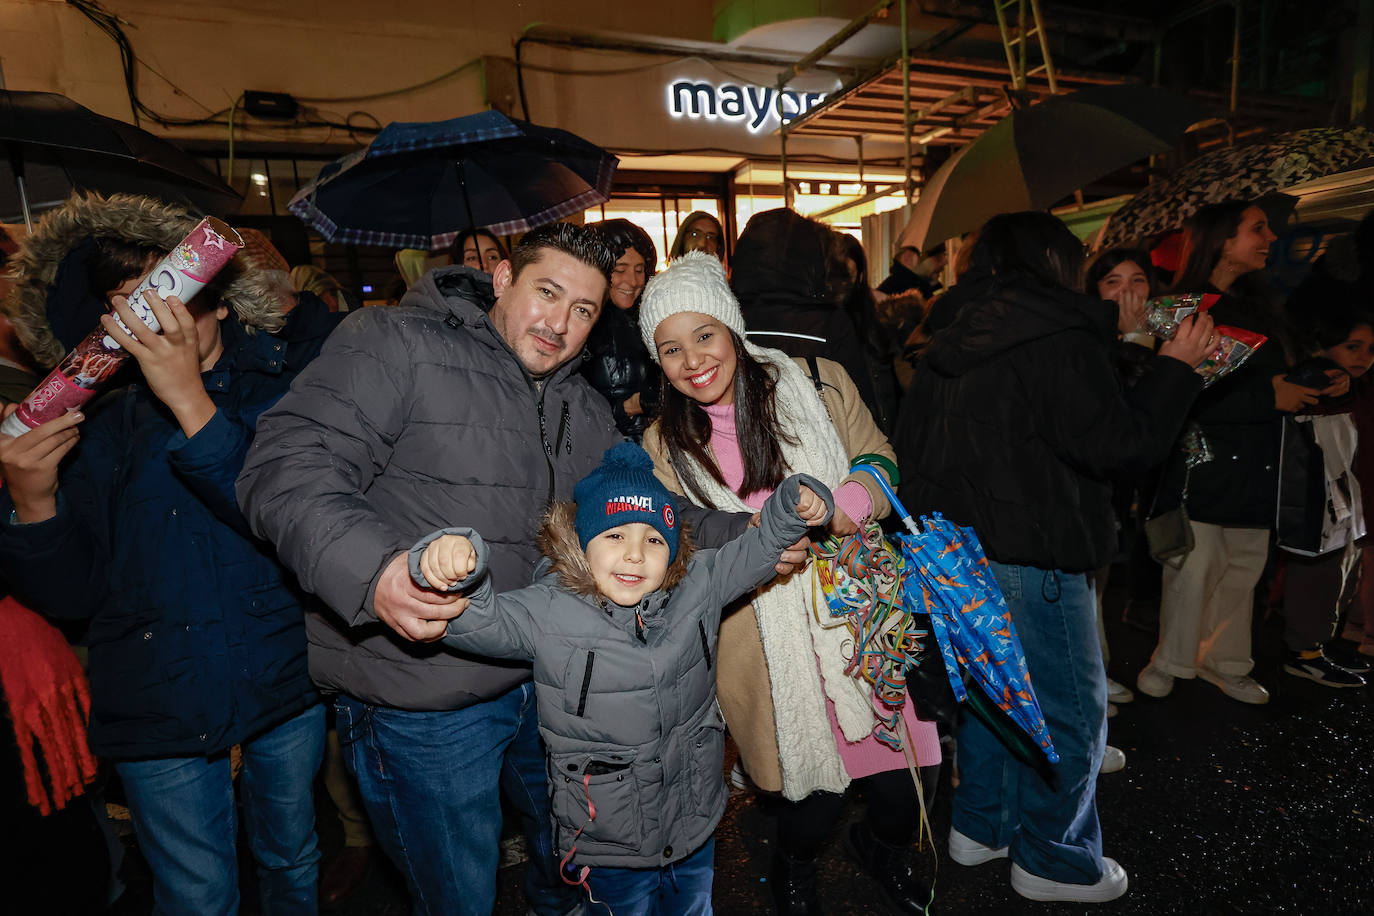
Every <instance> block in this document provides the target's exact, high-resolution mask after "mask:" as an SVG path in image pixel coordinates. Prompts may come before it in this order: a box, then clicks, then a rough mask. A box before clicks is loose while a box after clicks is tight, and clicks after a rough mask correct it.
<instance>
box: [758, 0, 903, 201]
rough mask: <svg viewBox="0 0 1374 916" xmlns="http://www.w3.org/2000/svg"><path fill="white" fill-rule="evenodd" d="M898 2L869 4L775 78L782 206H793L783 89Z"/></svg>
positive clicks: (888, 0)
mask: <svg viewBox="0 0 1374 916" xmlns="http://www.w3.org/2000/svg"><path fill="white" fill-rule="evenodd" d="M897 2H898V0H879V2H878V3H875V4H874V5H873V7H872V8H871V9H870V10H869V11H868V12H866V13H864V14H863V15H862V16H858V17H855V18H854V19H852V20H850V22H849V24H848V25H846V26H845V27H844V28H842V29H840V30H839V31H838V32H836V33H835V34H834V35H831V36H830V37H829V38H828V39H826V41H825V42H824V43H822V44H821V45H820V46H819V47H817V48H816V49H815V50H814V51H812V52H811V53H810V54H808V55H806V56H805V57H803V58H802V59H801V60H799V61H797V62H796V63H795V64H792V65H791V66H790V67H788V68H787V69H786V70H783V71H782V72H781V73H779V74H778V81H777V95H778V141H779V157H778V158H779V160H780V164H781V165H782V203H783V206H784V207H787V208H788V209H789V210H790V209H791V208H792V183H791V182H790V181H789V180H788V177H787V109H786V107H785V106H784V105H783V96H782V94H783V91H784V90H785V89H786V88H787V84H788V83H790V82H791V81H792V79H793V77H795V76H797V75H799V74H801V73H802V72H804V71H806V70H809V69H810V68H811V67H814V66H815V65H816V64H818V63H820V61H822V60H823V59H824V58H825V56H826V55H827V54H829V53H830V52H831V51H833V50H835V49H836V48H838V47H839V46H840V45H842V44H844V43H845V42H846V41H848V40H849V39H851V38H853V37H854V36H855V35H856V34H858V33H859V32H860V31H861V30H862V29H864V28H865V27H866V26H867V25H868V24H869V23H870V22H872V21H873V20H874V19H877V18H878V17H879V16H880V15H882V14H883V13H884V12H886V11H887V10H888V9H889V8H891V6H892V5H893V4H894V3H897ZM906 3H907V0H901V13H900V19H901V28H902V104H903V106H904V110H905V112H906V114H907V115H910V114H911V80H910V77H909V74H908V71H907V67H908V63H909V60H908V55H907V35H906ZM797 114H801V112H800V111H798V112H797ZM906 133H907V144H906V182H907V186H908V188H910V185H911V128H910V127H908V128H907V131H906ZM910 199H911V193H910V190H908V192H907V200H908V202H909V201H910Z"/></svg>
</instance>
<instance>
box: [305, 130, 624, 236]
mask: <svg viewBox="0 0 1374 916" xmlns="http://www.w3.org/2000/svg"><path fill="white" fill-rule="evenodd" d="M617 164H618V160H617V159H616V158H615V157H614V156H612V155H610V154H609V153H607V152H606V151H605V150H603V149H601V148H600V147H597V146H594V145H593V144H591V143H588V142H587V141H585V140H583V139H581V138H580V137H578V136H576V135H574V134H570V133H568V132H567V131H564V130H558V129H557V128H552V127H539V126H537V125H534V124H529V123H526V122H524V121H517V120H515V119H512V118H507V117H506V116H505V115H503V114H501V113H500V112H498V111H483V112H478V113H477V114H474V115H468V116H466V117H462V118H453V119H451V120H448V121H435V122H431V123H418V124H406V123H395V124H389V125H387V126H386V128H384V129H383V130H382V132H381V133H379V134H378V135H377V137H376V139H374V140H373V141H372V142H371V143H370V144H368V146H367V147H366V148H364V149H361V150H358V151H357V152H355V153H350V154H349V155H347V156H345V157H343V158H342V159H339V160H337V161H336V162H333V163H331V164H330V165H328V166H326V167H325V168H324V169H323V170H322V171H321V172H320V176H319V178H317V179H316V180H315V181H314V182H313V183H312V184H310V185H307V186H306V187H304V188H302V189H301V190H300V192H299V193H297V194H296V196H295V197H294V198H293V199H292V201H291V204H290V207H289V209H290V210H291V212H292V213H294V214H296V215H297V216H299V217H300V218H301V219H303V220H305V222H307V223H309V224H310V225H311V226H313V227H315V228H316V229H318V230H319V231H320V233H321V234H322V235H324V237H325V238H327V239H329V240H331V241H340V242H355V243H359V244H366V245H384V246H390V247H411V248H428V249H435V248H442V247H444V246H446V245H448V244H449V243H451V242H452V241H453V239H454V237H455V236H456V235H457V234H458V233H459V232H461V231H463V230H464V229H468V228H470V227H472V226H479V227H484V228H487V229H489V230H491V231H492V232H494V233H496V234H498V235H510V234H512V233H516V232H524V231H527V230H529V229H532V228H534V227H535V226H540V225H543V224H545V223H551V222H554V221H555V220H558V219H561V218H563V217H565V216H569V215H571V214H573V213H577V212H580V211H582V210H585V209H587V208H588V207H591V206H595V205H596V204H598V203H602V202H604V201H605V200H607V199H608V198H609V197H610V190H611V181H612V179H613V178H614V176H615V168H616V165H617Z"/></svg>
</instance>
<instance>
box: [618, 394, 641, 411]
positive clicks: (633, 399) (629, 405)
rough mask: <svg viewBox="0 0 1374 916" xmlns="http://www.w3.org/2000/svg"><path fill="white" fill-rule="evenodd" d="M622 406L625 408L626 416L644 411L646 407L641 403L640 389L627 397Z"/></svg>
mask: <svg viewBox="0 0 1374 916" xmlns="http://www.w3.org/2000/svg"><path fill="white" fill-rule="evenodd" d="M621 406H622V407H624V408H625V416H627V417H637V416H639V415H640V414H642V413H643V412H644V408H643V407H641V406H640V405H639V392H638V391H636V392H635V393H634V394H632V395H630V396H629V397H628V398H626V399H625V403H624V404H622V405H621Z"/></svg>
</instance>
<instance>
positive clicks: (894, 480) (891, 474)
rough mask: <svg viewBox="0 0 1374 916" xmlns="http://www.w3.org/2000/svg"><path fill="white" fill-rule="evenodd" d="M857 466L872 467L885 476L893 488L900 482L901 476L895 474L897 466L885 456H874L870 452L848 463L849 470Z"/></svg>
mask: <svg viewBox="0 0 1374 916" xmlns="http://www.w3.org/2000/svg"><path fill="white" fill-rule="evenodd" d="M857 464H871V465H874V466H875V467H877V468H878V469H879V470H881V471H882V472H883V473H884V474H886V475H887V480H888V483H890V484H892V485H893V486H894V487H895V486H897V485H898V484H900V483H901V482H902V480H901V474H899V473H898V472H897V465H896V464H894V463H893V461H892V459H891V458H888V457H887V456H886V455H875V454H874V453H872V452H868V453H866V454H863V455H859V456H858V457H857V458H855V459H854V460H853V461H851V462H850V463H849V466H850V468H853V467H854V466H855V465H857Z"/></svg>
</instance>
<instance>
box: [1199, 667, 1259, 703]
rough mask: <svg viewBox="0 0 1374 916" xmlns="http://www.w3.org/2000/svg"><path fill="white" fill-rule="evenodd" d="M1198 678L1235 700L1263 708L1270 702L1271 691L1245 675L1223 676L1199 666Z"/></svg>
mask: <svg viewBox="0 0 1374 916" xmlns="http://www.w3.org/2000/svg"><path fill="white" fill-rule="evenodd" d="M1197 676H1198V677H1200V678H1202V679H1203V680H1204V681H1206V682H1207V683H1209V684H1215V685H1216V686H1217V688H1218V689H1219V690H1220V691H1221V692H1222V693H1224V694H1226V695H1227V696H1228V697H1230V698H1231V699H1233V700H1239V701H1240V702H1242V703H1250V704H1253V705H1255V706H1263V705H1264V704H1265V703H1268V702H1269V691H1268V690H1265V689H1264V687H1263V686H1262V685H1261V684H1260V682H1259V681H1257V680H1255V679H1254V678H1252V677H1249V676H1247V675H1244V674H1222V673H1221V672H1219V671H1213V670H1212V669H1211V668H1208V667H1207V666H1205V665H1200V666H1198V669H1197Z"/></svg>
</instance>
